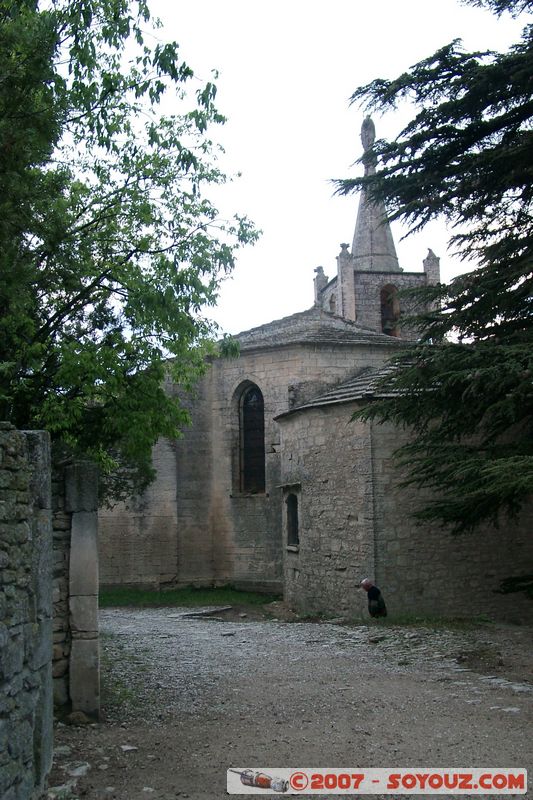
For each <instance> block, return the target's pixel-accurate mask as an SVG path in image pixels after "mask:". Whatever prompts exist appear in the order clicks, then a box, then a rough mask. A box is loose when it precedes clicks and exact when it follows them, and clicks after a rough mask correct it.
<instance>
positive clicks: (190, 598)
mask: <svg viewBox="0 0 533 800" xmlns="http://www.w3.org/2000/svg"><path fill="white" fill-rule="evenodd" d="M99 600H100V608H116V607H117V606H132V607H134V608H158V607H159V608H160V607H164V606H167V607H168V606H170V607H172V606H185V607H187V608H192V607H194V606H236V605H254V606H258V605H263V604H264V603H271V602H273V601H274V600H279V596H278V595H272V594H259V593H258V592H241V591H239V590H238V589H233V588H232V587H231V586H224V587H221V588H219V589H210V588H206V589H197V588H196V587H194V586H185V587H183V588H182V589H165V590H164V591H162V592H156V591H150V590H143V589H134V588H128V587H127V586H120V587H117V588H116V589H108V590H106V591H102V592H100V598H99Z"/></svg>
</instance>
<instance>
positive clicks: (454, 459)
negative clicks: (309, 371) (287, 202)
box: [338, 0, 533, 532]
mask: <svg viewBox="0 0 533 800" xmlns="http://www.w3.org/2000/svg"><path fill="white" fill-rule="evenodd" d="M473 5H477V6H487V7H488V8H489V9H490V10H492V11H494V12H495V13H497V14H500V13H504V12H511V13H513V14H519V13H524V12H527V11H529V10H530V9H531V7H532V6H533V3H532V2H531V0H522V1H521V2H520V1H519V0H477V2H476V1H475V2H473ZM532 95H533V28H532V26H531V25H528V26H526V27H525V29H524V30H523V33H522V37H521V39H520V41H518V42H517V43H516V44H515V45H514V46H513V47H511V48H510V49H509V51H508V52H505V53H495V52H483V53H481V52H477V53H467V52H464V51H463V49H462V48H461V45H460V42H459V41H454V42H452V43H451V44H449V45H447V46H446V47H443V48H441V49H440V50H438V51H437V52H436V53H434V54H433V55H432V56H430V57H429V58H427V59H425V60H424V61H421V62H420V63H418V64H416V65H415V66H414V67H412V68H411V69H410V70H409V72H406V73H405V74H403V75H400V76H399V77H398V78H397V79H395V80H381V79H380V80H375V81H373V82H372V83H370V84H369V85H367V86H364V87H362V88H359V89H358V90H357V91H356V92H355V93H354V95H353V98H352V99H353V100H354V101H359V102H363V103H364V105H366V107H367V108H369V109H378V110H381V111H387V110H390V109H394V108H395V107H396V105H397V103H398V102H401V101H404V100H410V101H412V102H414V103H415V105H416V108H417V111H416V114H415V116H414V117H413V119H412V120H411V121H410V122H409V123H408V124H407V125H406V126H405V128H404V129H403V130H402V131H401V132H400V134H399V135H398V137H397V138H396V139H394V140H392V141H385V140H380V141H377V142H376V143H375V146H374V147H373V150H372V152H371V153H370V154H369V155H368V156H367V157H372V158H377V159H378V163H379V167H378V169H377V172H376V175H370V176H368V177H364V178H360V179H356V180H345V181H339V182H338V183H339V185H338V191H339V192H344V193H346V192H351V191H353V190H356V189H359V188H360V187H362V186H365V187H366V188H367V190H368V191H369V192H370V193H371V194H372V195H373V196H374V197H382V198H384V199H385V201H386V203H387V206H388V210H389V213H390V217H391V218H392V219H393V220H394V219H397V220H401V221H403V222H404V223H407V225H408V227H409V230H410V232H413V231H418V230H420V229H421V228H422V227H423V226H424V225H425V224H426V223H427V222H429V221H430V220H433V219H435V218H437V217H440V218H443V217H444V218H445V219H446V220H447V221H448V223H449V224H450V226H452V228H453V229H454V236H453V239H452V243H453V245H454V248H455V251H456V252H457V253H458V254H459V255H460V256H461V257H462V258H463V259H464V260H466V261H470V262H472V264H473V269H472V270H471V271H467V272H465V274H462V275H459V276H458V277H456V278H455V279H453V280H452V281H451V282H450V283H449V285H439V286H435V287H428V288H426V289H423V290H420V291H418V292H417V293H416V298H417V300H418V302H419V308H420V313H419V315H418V317H417V320H416V323H417V325H418V327H419V331H420V339H419V341H418V343H417V344H415V345H414V346H412V347H409V348H408V349H406V351H404V352H402V354H401V355H399V357H398V358H397V359H396V365H397V370H396V371H395V373H394V375H393V377H389V378H388V379H387V389H388V390H389V391H390V389H391V388H392V389H393V390H394V391H395V393H394V394H393V396H392V397H389V398H387V399H382V400H378V401H376V402H374V403H371V404H369V405H368V406H367V407H366V408H365V409H364V410H362V411H361V413H360V415H359V416H360V417H362V418H365V419H376V420H378V421H387V420H389V421H392V422H394V423H396V424H398V425H400V426H406V427H408V428H409V429H410V430H411V431H413V434H414V435H413V438H412V439H411V441H410V442H409V443H408V444H406V445H405V446H403V447H401V448H400V449H399V451H398V456H399V458H400V459H401V461H402V462H403V464H404V465H405V466H406V467H407V470H408V479H407V481H408V483H412V484H415V485H417V486H420V487H430V488H431V489H432V490H433V492H432V496H433V498H434V499H433V500H431V501H428V502H427V503H426V504H425V506H424V507H423V508H421V509H420V510H419V511H418V513H417V516H418V517H419V518H420V519H422V520H430V521H436V522H438V523H442V524H446V525H450V526H451V527H452V529H453V530H454V531H456V532H461V531H468V530H471V529H473V528H475V527H476V526H478V525H479V524H480V523H482V522H485V521H490V522H493V523H496V524H498V522H501V520H502V515H503V516H505V515H506V514H510V515H511V516H512V515H516V514H517V513H518V512H519V510H520V509H521V507H522V505H523V504H524V502H525V501H526V499H528V498H530V497H531V493H532V490H533V440H532V433H533V364H532V358H533V293H532V289H533V285H532V265H533V226H532V221H533V220H532V210H533V209H532V197H533V158H532V155H533V126H532V121H533V96H532ZM424 309H425V310H424Z"/></svg>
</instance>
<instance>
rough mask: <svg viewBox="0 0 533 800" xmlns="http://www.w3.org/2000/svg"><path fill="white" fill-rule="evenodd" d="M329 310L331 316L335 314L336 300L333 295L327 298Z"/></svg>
mask: <svg viewBox="0 0 533 800" xmlns="http://www.w3.org/2000/svg"><path fill="white" fill-rule="evenodd" d="M329 310H330V313H331V314H336V313H337V298H336V296H335V295H334V294H332V295H331V297H330V298H329Z"/></svg>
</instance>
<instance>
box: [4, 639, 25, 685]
mask: <svg viewBox="0 0 533 800" xmlns="http://www.w3.org/2000/svg"><path fill="white" fill-rule="evenodd" d="M23 663H24V639H23V636H22V629H21V628H17V631H16V632H15V633H13V632H11V631H10V636H9V638H8V640H7V642H6V644H5V645H4V647H3V648H2V650H1V651H0V676H2V677H3V678H4V680H6V681H8V680H10V678H13V676H15V675H18V674H19V673H20V672H21V671H22V666H23ZM12 688H16V687H14V686H13V687H12ZM9 691H10V690H8V693H9Z"/></svg>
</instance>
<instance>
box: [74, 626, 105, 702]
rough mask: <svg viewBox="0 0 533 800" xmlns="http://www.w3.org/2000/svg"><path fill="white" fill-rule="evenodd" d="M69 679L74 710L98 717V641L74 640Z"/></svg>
mask: <svg viewBox="0 0 533 800" xmlns="http://www.w3.org/2000/svg"><path fill="white" fill-rule="evenodd" d="M69 677H70V698H71V701H72V710H73V711H83V712H84V713H85V714H90V715H91V716H94V717H98V715H99V712H100V658H99V648H98V639H75V640H73V642H72V649H71V652H70V670H69Z"/></svg>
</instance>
